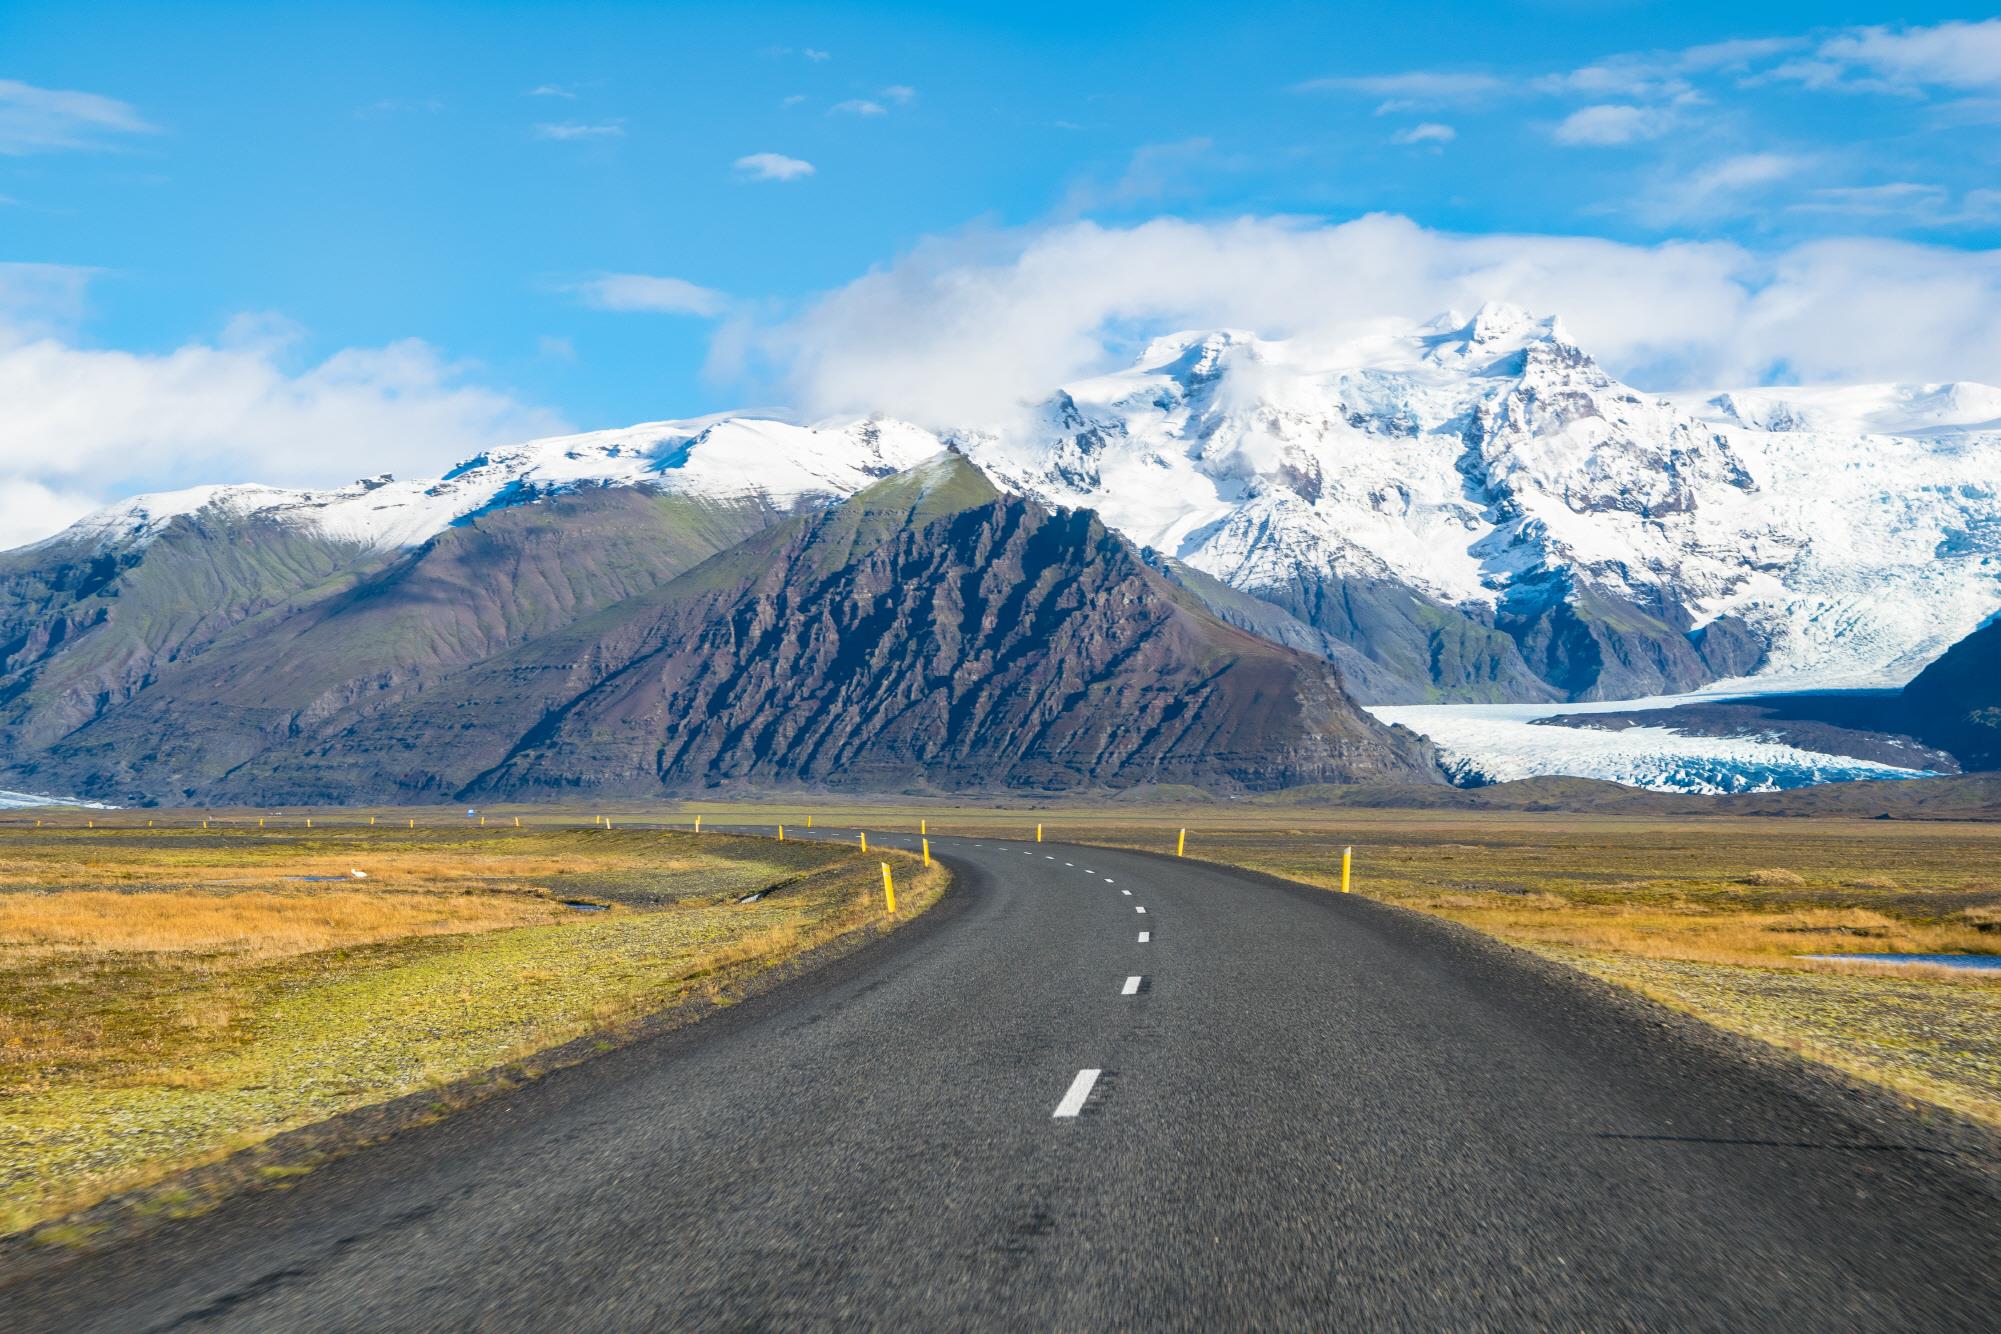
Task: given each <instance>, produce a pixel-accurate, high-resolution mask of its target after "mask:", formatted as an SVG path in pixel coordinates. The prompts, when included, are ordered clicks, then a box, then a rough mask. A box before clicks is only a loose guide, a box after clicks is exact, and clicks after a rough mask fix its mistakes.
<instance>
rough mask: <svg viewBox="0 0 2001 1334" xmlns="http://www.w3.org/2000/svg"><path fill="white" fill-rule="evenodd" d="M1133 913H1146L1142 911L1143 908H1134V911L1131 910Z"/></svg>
mask: <svg viewBox="0 0 2001 1334" xmlns="http://www.w3.org/2000/svg"><path fill="white" fill-rule="evenodd" d="M1133 911H1134V912H1145V911H1146V909H1144V908H1134V909H1133Z"/></svg>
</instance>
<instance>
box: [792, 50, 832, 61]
mask: <svg viewBox="0 0 2001 1334" xmlns="http://www.w3.org/2000/svg"><path fill="white" fill-rule="evenodd" d="M799 54H800V55H802V56H804V57H806V59H808V60H811V61H813V62H814V63H816V64H817V63H818V62H820V61H822V60H832V59H833V56H832V55H831V54H830V53H829V52H826V51H819V50H815V49H814V48H813V47H810V46H805V47H801V48H800V49H799Z"/></svg>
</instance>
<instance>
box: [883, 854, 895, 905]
mask: <svg viewBox="0 0 2001 1334" xmlns="http://www.w3.org/2000/svg"><path fill="white" fill-rule="evenodd" d="M882 898H883V902H885V903H887V904H888V905H889V910H890V911H891V912H895V911H896V884H895V882H894V881H892V880H891V879H890V878H889V863H888V862H884V863H883V864H882Z"/></svg>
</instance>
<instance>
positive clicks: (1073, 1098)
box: [1056, 1070, 1104, 1117]
mask: <svg viewBox="0 0 2001 1334" xmlns="http://www.w3.org/2000/svg"><path fill="white" fill-rule="evenodd" d="M1103 1073H1104V1071H1102V1070H1079V1071H1078V1072H1077V1077H1076V1078H1075V1079H1073V1080H1071V1081H1070V1091H1069V1092H1068V1093H1065V1094H1064V1095H1063V1101H1062V1102H1059V1103H1057V1104H1056V1115H1057V1116H1059V1117H1064V1116H1075V1115H1076V1114H1077V1113H1079V1112H1081V1111H1083V1110H1084V1103H1085V1102H1086V1101H1087V1100H1088V1099H1089V1098H1090V1096H1091V1089H1092V1088H1093V1087H1094V1086H1095V1085H1096V1084H1097V1082H1098V1076H1099V1075H1101V1074H1103Z"/></svg>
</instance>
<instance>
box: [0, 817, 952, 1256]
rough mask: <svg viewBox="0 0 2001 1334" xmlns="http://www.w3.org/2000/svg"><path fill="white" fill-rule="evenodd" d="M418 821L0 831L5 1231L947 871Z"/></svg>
mask: <svg viewBox="0 0 2001 1334" xmlns="http://www.w3.org/2000/svg"><path fill="white" fill-rule="evenodd" d="M428 816H429V818H428V819H422V820H420V821H419V828H417V829H414V830H412V829H410V828H408V827H407V826H406V827H403V828H394V827H390V826H389V825H388V823H387V822H386V821H385V822H384V823H382V824H379V825H378V826H376V827H373V828H371V827H369V826H368V825H367V823H366V817H365V816H360V817H357V816H353V815H351V814H347V815H342V814H335V813H331V812H329V813H323V814H321V815H319V816H318V818H316V819H315V823H314V828H312V829H311V830H308V829H306V828H305V827H304V824H303V819H304V817H288V818H286V819H283V820H279V819H274V818H270V817H266V827H265V828H264V829H262V830H260V829H258V828H257V827H256V822H255V817H250V818H243V817H239V818H238V819H236V820H233V821H228V822H225V821H222V820H214V819H212V820H211V822H210V827H209V828H208V829H206V830H204V829H202V828H201V827H200V817H188V816H184V815H180V814H178V813H176V814H171V815H169V814H165V813H154V814H152V815H143V814H142V815H134V814H131V813H118V814H93V815H90V816H78V817H74V818H72V817H70V816H68V815H64V816H61V817H44V826H43V827H42V828H40V829H37V828H35V827H34V823H33V818H34V817H32V816H30V817H26V818H22V817H10V818H7V819H0V1232H5V1231H10V1230H18V1229H20V1228H22V1227H25V1226H29V1225H31V1224H33V1223H35V1222H36V1221H38V1220H41V1219H45V1218H48V1217H51V1216H53V1215H55V1214H58V1213H61V1212H64V1211H66V1210H70V1209H74V1208H77V1207H79V1206H81V1205H84V1204H87V1203H89V1202H91V1201H93V1200H95V1199H99V1198H102V1197H103V1196H105V1195H108V1194H111V1193H113V1192H116V1191H120V1190H125V1189H128V1188H131V1187H134V1186H138V1185H142V1184H144V1183H146V1182H148V1181H152V1180H156V1179H158V1178H160V1177H162V1176H164V1175H165V1174H167V1173H169V1172H172V1171H173V1170H175V1169H178V1168H184V1167H188V1166H191V1165H195V1164H199V1163H202V1162H205V1161H210V1160H213V1159H215V1158H218V1157H220V1156H223V1155H225V1154H228V1153H230V1152H232V1151H234V1150H236V1149H239V1148H242V1147H245V1146H247V1145H251V1144H255V1143H257V1142H259V1141H261V1140H264V1139H266V1138H269V1137H270V1136H271V1135H273V1134H276V1133H278V1132H281V1131H284V1130H287V1129H291V1128H295V1127H298V1126H302V1125H307V1124H311V1123H314V1122H317V1121H320V1120H324V1119H325V1118H327V1117H330V1116H333V1115H336V1114H339V1113H341V1112H345V1111H349V1110H352V1109H354V1108H357V1107H363V1106H368V1105H371V1104H374V1103H378V1102H383V1101H386V1100H388V1099H391V1098H394V1097H397V1096H399V1095H402V1094H406V1093H410V1092H413V1091H418V1090H422V1089H426V1088H434V1087H440V1086H443V1085H446V1084H449V1083H451V1082H452V1081H455V1080H462V1079H464V1078H466V1077H467V1076H470V1075H474V1074H476V1073H479V1072H482V1071H487V1070H491V1069H493V1068H495V1067H498V1066H501V1065H504V1064H506V1063H508V1062H511V1061H515V1060H518V1059H520V1058H523V1057H526V1056H528V1055H530V1054H531V1053H534V1052H538V1051H542V1050H546V1049H548V1048H551V1047H554V1046H556V1045H558V1044H562V1043H565V1042H568V1041H570V1040H571V1039H574V1038H578V1037H580V1036H584V1035H588V1034H591V1033H597V1032H605V1031H608V1030H615V1029H617V1028H619V1027H620V1026H621V1025H624V1024H627V1023H629V1022H631V1021H633V1020H635V1019H637V1018H640V1017H642V1016H644V1015H647V1014H649V1013H652V1012H655V1011H659V1010H661V1009H662V1008H664V1007H667V1006H670V1005H672V1004H674V1003H676V1002H677V1001H680V1000H683V999H687V998H689V997H692V996H708V997H710V998H720V997H723V996H725V995H727V994H728V993H729V989H730V988H732V987H735V986H738V985H740V984H741V983H742V982H743V981H744V980H745V979H746V978H748V977H750V976H753V975H754V974H756V973H757V972H759V971H761V970H762V969H764V968H766V967H768V966H769V965H770V964H772V963H774V962H777V961H779V960H782V959H785V958H788V957H791V956H793V955H795V954H797V953H799V952H800V951H802V950H805V949H809V948H812V947H814V946H816V945H819V944H823V943H825V942H828V941H831V940H833V939H835V938H837V937H841V936H843V935H846V934H848V933H851V932H854V931H858V930H874V929H879V928H880V927H882V926H883V925H884V924H885V922H886V918H885V914H884V912H883V905H882V897H881V876H880V871H879V869H878V868H879V863H880V862H881V861H883V860H890V861H891V862H892V864H893V865H895V867H896V868H897V872H896V873H897V875H898V876H899V879H900V880H901V881H902V882H903V883H902V884H901V885H900V887H899V896H898V897H899V904H898V906H899V909H900V912H899V920H908V918H909V917H911V916H914V915H915V914H916V913H918V912H921V911H922V910H923V909H924V908H925V907H927V906H929V904H930V903H931V902H934V901H935V900H936V898H937V896H938V895H939V893H941V892H942V890H943V887H944V884H945V881H946V876H945V873H944V872H943V871H942V870H940V869H938V868H935V867H934V868H932V869H931V870H928V871H927V870H925V869H924V868H923V867H921V866H920V865H918V864H917V863H915V862H914V861H913V860H912V859H910V858H909V857H907V856H905V855H903V854H899V853H893V852H880V853H872V854H871V855H869V856H866V857H864V856H862V855H860V854H859V853H858V852H856V851H854V850H852V849H850V848H847V847H840V846H831V845H827V844H810V843H805V842H800V841H797V840H793V841H789V842H785V843H778V842H776V841H774V840H773V839H770V838H749V837H731V836H727V835H721V834H703V835H701V836H700V837H696V836H694V835H693V834H690V833H683V832H677V831H669V830H659V829H636V828H635V829H627V828H621V827H618V826H616V825H614V826H613V827H611V828H605V827H602V826H600V825H599V824H597V823H596V822H595V819H594V817H592V816H584V815H578V814H576V813H574V812H564V813H558V814H553V815H552V814H548V813H544V814H543V815H541V816H540V817H538V818H534V819H530V820H527V821H524V826H525V827H523V828H519V829H516V828H514V827H513V826H512V823H511V817H510V819H509V821H508V822H507V823H505V824H503V823H500V822H493V823H490V824H489V825H488V826H486V827H480V826H478V825H477V824H473V823H471V822H469V821H466V820H464V819H463V818H457V819H453V818H452V817H450V816H446V815H442V814H440V813H436V812H432V813H428ZM411 818H415V817H411ZM86 819H88V820H90V821H92V822H93V823H94V824H95V825H96V827H95V828H87V827H83V825H84V821H85V820H86ZM147 819H151V820H153V822H154V823H153V827H151V828H149V827H147V825H146V823H145V822H146V820H147ZM398 823H399V824H401V823H403V819H402V817H400V816H399V820H398ZM357 871H359V872H361V875H360V876H357V875H356V874H355V872H357ZM753 895H756V896H757V897H755V898H754V899H752V898H751V896H753ZM746 900H750V901H746Z"/></svg>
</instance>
